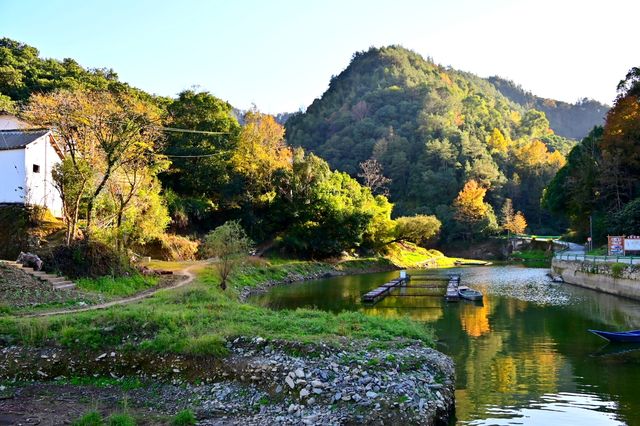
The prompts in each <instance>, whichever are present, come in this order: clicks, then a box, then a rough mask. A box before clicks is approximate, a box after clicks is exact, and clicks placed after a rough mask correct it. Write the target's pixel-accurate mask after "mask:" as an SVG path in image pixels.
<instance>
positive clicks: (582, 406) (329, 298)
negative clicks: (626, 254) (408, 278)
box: [251, 266, 640, 426]
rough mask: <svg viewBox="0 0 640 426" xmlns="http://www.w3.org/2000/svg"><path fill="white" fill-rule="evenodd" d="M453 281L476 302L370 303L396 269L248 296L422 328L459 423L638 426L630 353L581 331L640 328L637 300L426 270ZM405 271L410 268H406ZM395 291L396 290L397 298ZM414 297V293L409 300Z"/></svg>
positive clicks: (501, 274)
mask: <svg viewBox="0 0 640 426" xmlns="http://www.w3.org/2000/svg"><path fill="white" fill-rule="evenodd" d="M429 272H430V273H431V272H433V273H438V274H447V273H451V272H457V273H460V274H461V275H462V284H463V285H468V286H470V287H472V288H475V289H478V290H480V291H482V292H483V293H484V300H483V303H481V304H477V303H473V302H466V301H462V302H459V303H446V302H444V301H443V298H442V297H441V294H442V291H443V290H433V289H417V288H416V289H413V290H409V291H408V294H412V295H411V296H391V297H387V298H386V299H384V300H382V301H380V302H379V303H377V304H376V305H373V306H365V305H363V304H361V303H360V296H361V295H362V294H363V293H365V292H367V291H368V290H370V289H372V288H375V287H377V286H378V285H380V284H382V283H384V282H386V281H388V280H389V279H391V278H395V277H397V276H398V272H390V273H375V274H364V275H352V276H341V277H334V278H328V279H322V280H315V281H307V282H304V283H297V284H293V285H287V286H278V287H275V288H272V289H271V290H270V291H269V292H268V293H265V294H261V295H256V296H253V297H252V298H251V301H252V302H253V303H257V304H260V305H263V306H268V307H271V308H273V309H292V308H297V307H305V308H316V309H322V310H329V311H335V312H339V311H342V310H359V311H363V312H365V313H368V314H371V315H381V316H387V317H399V316H408V317H410V318H413V319H415V320H419V321H423V322H425V323H428V324H429V325H430V326H431V327H432V328H433V329H434V332H435V335H436V336H437V340H438V343H437V349H439V350H440V351H442V352H444V353H446V354H448V355H449V356H451V357H452V358H453V360H454V361H455V364H456V376H457V378H456V388H457V390H456V421H457V423H458V424H465V425H519V424H524V425H544V426H552V425H581V426H587V425H589V426H591V425H619V424H629V425H640V398H638V397H637V395H638V392H639V389H640V350H636V349H638V348H639V347H640V346H639V347H635V346H631V347H628V346H623V347H617V346H614V345H606V344H605V343H606V342H605V341H604V340H602V339H600V338H599V337H597V336H595V335H593V334H591V333H589V332H587V329H590V328H595V329H603V330H622V329H631V328H640V303H638V302H634V301H631V300H627V299H622V298H618V297H615V296H610V295H606V294H601V293H597V292H594V291H590V290H586V289H582V288H578V287H574V286H571V285H568V284H552V283H551V282H550V280H549V279H548V278H547V277H546V275H545V274H546V272H547V270H546V269H537V268H523V267H517V266H493V267H471V268H456V269H447V270H437V271H433V270H430V271H429ZM409 273H411V271H409ZM397 293H400V292H397ZM416 294H420V296H416Z"/></svg>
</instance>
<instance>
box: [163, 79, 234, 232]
mask: <svg viewBox="0 0 640 426" xmlns="http://www.w3.org/2000/svg"><path fill="white" fill-rule="evenodd" d="M167 110H168V118H167V120H166V122H167V124H168V125H169V126H171V127H174V128H179V129H186V130H187V131H185V132H182V131H176V132H169V133H168V135H167V139H166V141H165V144H164V150H163V153H164V154H165V155H167V156H169V158H170V159H171V160H172V166H171V168H170V169H168V170H167V171H166V172H164V173H162V174H161V176H160V177H161V180H162V183H163V185H164V186H165V187H166V188H169V189H171V190H172V191H173V193H174V194H175V195H176V199H174V200H173V203H172V214H173V215H174V218H175V216H176V213H177V214H180V212H182V213H184V214H186V217H184V219H185V220H186V223H185V226H186V225H187V224H188V222H189V221H196V222H199V223H202V222H207V221H208V220H210V218H211V213H212V212H213V211H214V210H216V209H219V208H221V207H222V208H227V207H229V206H228V205H227V201H229V200H234V199H235V195H236V193H234V192H233V190H232V192H231V193H227V192H225V191H227V190H228V189H229V188H230V187H229V182H230V180H231V174H232V164H231V159H232V157H233V155H234V150H235V148H236V146H237V143H238V136H239V134H240V125H239V124H238V121H237V119H236V118H235V116H234V115H233V110H232V107H231V105H229V104H228V103H227V102H224V101H222V100H220V99H218V98H216V97H215V96H213V95H211V94H210V93H208V92H195V91H193V90H186V91H183V92H181V93H180V94H179V95H178V98H177V99H175V100H174V101H173V102H171V103H170V104H169V105H168V107H167ZM189 130H193V131H198V132H212V133H213V134H212V133H193V132H189Z"/></svg>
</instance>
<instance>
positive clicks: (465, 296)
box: [458, 290, 482, 302]
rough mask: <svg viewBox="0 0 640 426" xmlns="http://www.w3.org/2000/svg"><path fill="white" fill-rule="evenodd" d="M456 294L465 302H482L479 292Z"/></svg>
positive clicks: (460, 292)
mask: <svg viewBox="0 0 640 426" xmlns="http://www.w3.org/2000/svg"><path fill="white" fill-rule="evenodd" d="M458 294H459V295H460V297H462V298H463V299H466V300H472V301H474V302H475V301H478V300H482V293H480V292H479V291H474V290H471V291H469V290H467V291H459V292H458Z"/></svg>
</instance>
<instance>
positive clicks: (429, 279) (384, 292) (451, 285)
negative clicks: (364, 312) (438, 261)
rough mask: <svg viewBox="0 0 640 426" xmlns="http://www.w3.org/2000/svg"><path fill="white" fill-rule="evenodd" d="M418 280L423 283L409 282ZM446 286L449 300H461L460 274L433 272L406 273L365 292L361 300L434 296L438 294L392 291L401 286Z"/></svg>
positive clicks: (435, 287) (408, 287) (427, 287)
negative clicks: (459, 290) (459, 292)
mask: <svg viewBox="0 0 640 426" xmlns="http://www.w3.org/2000/svg"><path fill="white" fill-rule="evenodd" d="M410 280H411V281H412V282H414V281H418V283H420V282H422V283H421V284H415V285H414V284H411V285H408V284H409V281H410ZM445 286H446V292H445V295H444V298H445V300H446V301H447V302H457V301H458V300H460V295H459V294H458V287H459V286H460V274H451V275H433V274H414V275H411V276H408V275H404V276H401V277H400V278H396V279H395V280H391V281H389V282H387V283H384V284H382V285H381V286H379V287H377V288H375V289H373V290H371V291H369V292H367V293H365V294H363V295H362V297H361V300H362V302H363V303H376V302H378V301H380V300H382V299H384V298H385V297H387V296H394V297H396V296H397V297H400V296H402V297H420V296H422V297H427V296H429V297H432V296H436V295H435V294H402V293H403V292H401V293H393V294H391V293H392V291H393V290H394V289H398V288H400V287H402V288H404V289H413V288H416V289H439V288H443V287H445ZM441 295H442V293H440V295H437V296H438V297H442V296H441Z"/></svg>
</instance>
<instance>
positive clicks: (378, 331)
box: [0, 262, 454, 424]
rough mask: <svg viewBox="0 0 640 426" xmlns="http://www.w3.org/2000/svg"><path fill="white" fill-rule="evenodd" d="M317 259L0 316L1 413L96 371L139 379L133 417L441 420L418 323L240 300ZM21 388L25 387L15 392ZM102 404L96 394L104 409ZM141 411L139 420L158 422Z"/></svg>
mask: <svg viewBox="0 0 640 426" xmlns="http://www.w3.org/2000/svg"><path fill="white" fill-rule="evenodd" d="M347 265H348V263H347ZM331 266H332V268H333V269H334V270H336V271H338V268H345V270H343V271H340V272H342V273H346V272H347V271H351V270H350V269H349V268H347V266H346V265H342V266H336V265H331ZM265 268H266V269H265ZM324 268H326V265H325V264H318V263H316V262H293V263H287V262H282V263H279V264H278V265H249V266H248V267H247V268H246V269H244V270H242V271H239V273H238V274H236V275H235V276H234V277H233V279H232V280H231V282H230V288H229V289H228V290H227V291H226V292H223V291H221V290H220V289H219V288H218V279H217V275H216V274H215V272H214V270H213V267H212V266H208V267H205V268H203V269H202V270H201V271H199V273H198V276H197V278H196V280H195V282H193V283H191V284H189V285H188V286H186V287H184V288H180V289H175V290H163V291H160V292H159V293H157V294H155V295H154V296H153V297H151V298H149V299H147V300H143V301H140V302H138V303H135V304H131V305H123V306H114V307H110V308H108V309H105V310H100V311H90V312H82V313H76V314H70V315H65V316H62V317H52V318H19V317H5V318H2V319H0V340H1V341H2V346H4V347H5V349H4V350H3V352H2V357H1V359H0V381H2V383H3V386H5V389H4V390H5V391H6V392H8V394H7V395H5V396H6V398H5V396H3V398H5V399H2V400H0V411H3V409H2V406H5V407H6V406H7V404H9V405H10V404H12V403H14V402H15V401H16V400H20V403H21V404H24V403H27V404H26V405H25V406H27V407H28V406H29V403H28V401H31V403H33V404H35V403H37V401H38V398H39V397H38V395H39V394H40V393H39V391H38V389H45V388H47V389H48V387H50V386H54V387H55V386H57V385H60V386H63V387H64V389H65V390H66V391H67V392H71V391H70V390H69V389H70V388H69V386H71V387H72V388H73V389H75V390H76V391H77V392H76V394H77V395H80V394H82V393H83V392H84V391H87V392H89V393H91V392H92V390H93V391H95V392H97V391H96V385H95V384H94V382H92V380H93V379H98V378H104V379H111V380H115V381H116V382H115V383H114V384H113V386H115V387H118V386H119V384H121V383H129V382H130V381H131V380H134V381H140V383H141V386H140V387H139V388H138V389H136V390H135V392H134V390H132V391H131V392H129V391H127V392H126V393H125V395H124V398H125V399H124V400H126V401H127V404H129V405H130V406H135V409H132V412H134V414H135V413H137V412H139V411H140V412H145V413H149V412H151V413H152V414H153V415H154V416H156V417H155V418H156V420H157V418H158V417H157V416H160V417H162V418H164V417H166V418H169V417H167V416H172V415H174V414H175V413H176V412H177V411H179V410H181V409H183V408H184V407H185V406H189V407H190V408H191V409H193V410H194V412H195V413H196V415H197V417H198V419H199V420H200V421H201V422H202V424H214V423H215V422H217V421H219V420H220V419H222V418H226V419H233V421H237V422H244V423H248V424H261V423H265V422H270V423H274V422H276V423H281V424H296V423H301V422H304V421H306V422H307V423H309V422H310V423H314V422H317V421H322V422H325V421H326V422H329V423H331V422H333V423H361V422H365V423H375V422H381V421H383V420H384V419H387V420H388V421H400V422H405V423H407V422H408V423H414V424H433V423H434V422H436V420H437V419H440V420H443V419H446V417H447V416H448V413H449V412H450V411H451V410H452V407H453V391H454V384H453V364H452V363H451V360H450V359H449V358H448V357H446V356H445V355H443V354H441V353H439V352H437V351H434V350H433V349H431V346H432V345H433V337H432V332H431V330H430V328H428V327H427V326H425V325H424V324H421V323H418V322H413V321H410V320H407V319H383V318H380V317H375V316H368V315H364V314H361V313H355V312H350V313H346V312H345V313H340V314H333V313H329V312H323V311H317V310H308V309H298V310H294V311H292V310H284V311H272V310H269V309H266V308H261V307H257V306H253V305H250V304H246V303H242V302H241V301H240V298H239V296H240V294H241V292H242V289H244V288H245V287H252V288H257V287H259V286H260V285H261V284H263V283H264V282H266V281H265V280H269V279H272V280H275V277H291V275H292V273H297V274H302V273H303V272H304V273H309V274H317V273H322V271H324ZM305 271H306V272H305ZM15 360H18V362H15ZM412 360H417V362H416V361H412ZM107 366H108V368H107ZM255 366H258V368H254V367H255ZM17 367H19V368H17ZM298 369H302V371H303V377H301V376H300V374H299V373H298ZM292 374H293V376H292ZM95 375H97V376H95ZM325 376H326V377H325ZM287 378H289V380H287ZM83 380H84V382H83ZM291 382H292V383H293V386H291V385H290V383H291ZM56 383H57V384H56ZM74 383H84V384H81V385H80V384H76V385H74ZM321 383H322V385H321ZM34 386H35V388H34ZM78 386H80V387H79V388H78ZM154 386H160V387H161V388H162V392H166V393H167V395H173V393H178V394H180V395H185V400H184V401H185V403H184V404H182V405H180V404H176V405H171V404H169V405H162V404H160V405H159V406H158V404H156V402H157V401H156V402H154V400H153V398H151V396H152V395H151V394H150V393H152V392H151V390H149V391H148V392H147V390H148V389H154ZM278 386H279V387H278ZM34 389H35V390H34ZM139 389H143V390H139ZM184 389H188V391H184ZM43 392H44V390H43ZM136 392H137V393H136ZM145 392H147V393H149V395H150V397H149V398H146V397H144V395H146V394H147V393H145ZM220 392H221V394H218V393H220ZM71 393H73V392H71ZM26 394H29V395H33V396H32V397H31V399H29V398H27V400H28V401H26V402H25V400H24V399H22V398H23V397H24V395H26ZM140 394H142V396H140V397H139V398H138V397H136V395H138V396H139V395H140ZM223 394H224V395H226V396H227V397H225V398H226V399H225V398H223V397H222V396H221V395H223ZM337 396H339V398H336V397H337ZM136 398H137V399H136ZM71 399H72V400H73V403H74V404H79V407H77V410H75V411H72V412H79V411H81V410H80V408H82V407H84V408H86V410H90V409H91V407H90V404H87V403H82V401H81V400H74V399H73V397H71ZM174 399H176V400H179V398H177V397H176V398H174V397H173V396H172V397H171V398H169V400H174ZM215 401H219V403H218V402H215ZM112 402H113V401H112ZM115 402H116V403H117V402H118V401H115ZM14 405H15V404H14ZM112 405H113V404H112ZM116 405H117V404H116ZM112 410H113V407H111V408H109V404H106V405H105V406H104V408H103V411H102V414H103V415H105V416H106V415H109V414H110V413H112V412H113V411H112ZM25 415H26V414H25ZM163 416H164V417H163ZM134 417H135V416H134ZM138 417H139V418H138ZM138 417H136V419H137V421H138V423H139V424H162V423H153V422H151V423H148V422H147V420H146V419H145V416H142V415H140V416H138ZM71 420H74V419H73V418H71V417H67V418H66V421H71ZM167 421H168V420H167ZM145 422H147V423H145Z"/></svg>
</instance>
